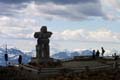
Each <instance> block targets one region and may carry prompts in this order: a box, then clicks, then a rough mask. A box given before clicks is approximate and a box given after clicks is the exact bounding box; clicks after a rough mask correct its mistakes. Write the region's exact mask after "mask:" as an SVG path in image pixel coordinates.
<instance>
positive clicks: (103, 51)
mask: <svg viewBox="0 0 120 80" xmlns="http://www.w3.org/2000/svg"><path fill="white" fill-rule="evenodd" d="M101 49H102V53H101V55H102V57H103V56H104V53H105V50H104V48H103V47H101Z"/></svg>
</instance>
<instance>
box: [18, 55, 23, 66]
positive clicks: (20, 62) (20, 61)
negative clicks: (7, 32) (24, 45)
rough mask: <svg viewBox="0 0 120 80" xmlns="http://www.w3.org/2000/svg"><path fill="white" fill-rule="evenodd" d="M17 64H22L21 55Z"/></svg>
mask: <svg viewBox="0 0 120 80" xmlns="http://www.w3.org/2000/svg"><path fill="white" fill-rule="evenodd" d="M18 63H19V64H22V55H19V58H18Z"/></svg>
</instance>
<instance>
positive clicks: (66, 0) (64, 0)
mask: <svg viewBox="0 0 120 80" xmlns="http://www.w3.org/2000/svg"><path fill="white" fill-rule="evenodd" d="M31 1H35V2H37V3H47V2H53V3H55V4H75V3H87V2H93V3H95V2H98V0H0V2H2V3H7V4H11V3H12V4H20V3H24V2H31Z"/></svg>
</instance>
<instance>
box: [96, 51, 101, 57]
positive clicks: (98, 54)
mask: <svg viewBox="0 0 120 80" xmlns="http://www.w3.org/2000/svg"><path fill="white" fill-rule="evenodd" d="M99 56H100V51H99V50H97V52H96V57H97V58H98V57H99Z"/></svg>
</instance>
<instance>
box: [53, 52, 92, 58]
mask: <svg viewBox="0 0 120 80" xmlns="http://www.w3.org/2000/svg"><path fill="white" fill-rule="evenodd" d="M91 55H92V51H91V50H83V51H72V52H70V51H61V52H58V53H56V54H54V55H52V56H51V57H53V58H55V59H69V58H73V57H74V56H91Z"/></svg>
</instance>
